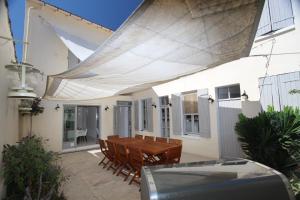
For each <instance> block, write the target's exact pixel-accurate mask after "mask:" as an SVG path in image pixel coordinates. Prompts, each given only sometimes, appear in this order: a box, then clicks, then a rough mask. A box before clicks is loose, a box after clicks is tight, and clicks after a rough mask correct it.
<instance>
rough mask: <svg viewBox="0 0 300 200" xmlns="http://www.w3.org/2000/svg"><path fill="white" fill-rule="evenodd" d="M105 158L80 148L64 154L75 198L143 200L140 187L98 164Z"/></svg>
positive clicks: (67, 187)
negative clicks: (141, 199) (78, 150)
mask: <svg viewBox="0 0 300 200" xmlns="http://www.w3.org/2000/svg"><path fill="white" fill-rule="evenodd" d="M100 158H102V154H101V153H100V152H99V150H91V151H81V152H75V153H67V154H62V155H61V165H62V167H63V171H64V174H65V175H66V176H68V177H69V180H68V181H67V182H66V183H65V184H64V186H63V190H64V193H65V195H66V197H67V198H68V199H72V200H118V199H123V200H137V199H140V192H139V189H138V186H137V185H135V184H133V185H128V181H127V182H124V181H123V176H121V177H117V176H115V175H112V170H110V171H107V170H106V169H103V168H102V167H100V166H98V162H99V160H100ZM200 160H209V158H204V157H200V156H197V155H193V154H186V153H183V154H182V162H192V161H200Z"/></svg>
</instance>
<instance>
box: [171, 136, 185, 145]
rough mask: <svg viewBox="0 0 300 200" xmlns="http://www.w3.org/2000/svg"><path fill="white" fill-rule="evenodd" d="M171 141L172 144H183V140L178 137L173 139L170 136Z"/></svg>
mask: <svg viewBox="0 0 300 200" xmlns="http://www.w3.org/2000/svg"><path fill="white" fill-rule="evenodd" d="M169 143H170V144H178V145H182V141H181V140H178V139H172V138H169Z"/></svg>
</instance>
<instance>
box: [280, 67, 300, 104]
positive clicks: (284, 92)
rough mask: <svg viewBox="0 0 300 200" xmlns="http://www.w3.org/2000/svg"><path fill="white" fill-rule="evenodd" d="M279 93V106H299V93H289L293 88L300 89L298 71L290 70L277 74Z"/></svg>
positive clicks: (299, 73) (299, 74)
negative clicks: (289, 71)
mask: <svg viewBox="0 0 300 200" xmlns="http://www.w3.org/2000/svg"><path fill="white" fill-rule="evenodd" d="M277 78H278V81H277V83H278V84H279V93H280V106H281V109H283V108H284V106H292V107H298V108H300V94H290V91H291V90H293V89H298V90H299V89H300V72H291V73H287V74H281V75H278V76H277Z"/></svg>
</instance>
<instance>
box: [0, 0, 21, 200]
mask: <svg viewBox="0 0 300 200" xmlns="http://www.w3.org/2000/svg"><path fill="white" fill-rule="evenodd" d="M0 27H1V29H0V35H1V36H5V37H8V38H11V37H12V36H11V32H10V28H9V24H8V17H7V9H6V6H5V1H4V0H0ZM12 60H15V57H14V46H13V43H12V42H11V41H7V40H4V39H0V130H1V131H0V152H1V153H0V171H1V167H2V150H3V145H4V144H14V143H16V142H17V139H18V123H19V122H18V116H19V113H18V106H17V101H16V100H14V99H8V98H7V93H8V89H9V87H11V86H12V81H11V80H12V79H15V80H16V79H17V77H16V76H15V75H16V74H14V73H12V72H9V71H8V70H6V69H5V68H4V66H5V65H6V64H9V63H10V62H11V61H12ZM3 195H4V191H3V178H2V176H1V174H0V199H2V197H3Z"/></svg>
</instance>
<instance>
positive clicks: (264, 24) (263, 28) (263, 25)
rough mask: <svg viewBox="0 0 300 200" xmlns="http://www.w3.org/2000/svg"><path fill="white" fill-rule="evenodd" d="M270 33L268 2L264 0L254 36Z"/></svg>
mask: <svg viewBox="0 0 300 200" xmlns="http://www.w3.org/2000/svg"><path fill="white" fill-rule="evenodd" d="M271 31H272V27H271V17H270V9H269V3H268V0H265V4H264V8H263V11H262V14H261V17H260V21H259V25H258V28H257V32H256V36H260V35H263V34H266V33H269V32H271Z"/></svg>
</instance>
